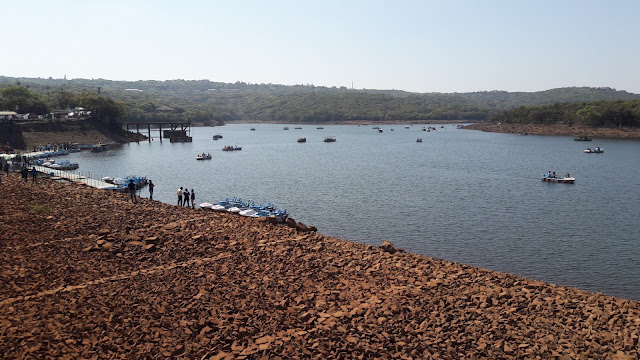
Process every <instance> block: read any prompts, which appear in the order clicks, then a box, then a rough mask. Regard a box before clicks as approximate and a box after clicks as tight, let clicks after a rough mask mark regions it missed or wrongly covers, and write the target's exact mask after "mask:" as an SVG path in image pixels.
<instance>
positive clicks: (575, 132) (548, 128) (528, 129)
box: [462, 122, 640, 139]
mask: <svg viewBox="0 0 640 360" xmlns="http://www.w3.org/2000/svg"><path fill="white" fill-rule="evenodd" d="M462 129H470V130H481V131H488V132H499V133H510V134H527V135H558V136H589V137H599V138H623V139H640V128H594V127H580V126H567V125H540V124H507V123H488V122H487V123H484V122H483V123H476V124H471V125H467V126H464V127H462Z"/></svg>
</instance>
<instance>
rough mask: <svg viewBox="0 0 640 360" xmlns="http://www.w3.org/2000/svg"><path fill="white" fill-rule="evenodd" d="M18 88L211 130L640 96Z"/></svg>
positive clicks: (62, 85) (46, 84) (203, 85)
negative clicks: (111, 104)
mask: <svg viewBox="0 0 640 360" xmlns="http://www.w3.org/2000/svg"><path fill="white" fill-rule="evenodd" d="M16 86H17V87H24V88H26V89H28V90H29V91H30V92H32V93H33V94H36V95H37V96H36V97H37V98H38V99H39V100H40V103H39V102H38V101H35V103H38V104H39V106H40V107H39V108H38V109H37V110H39V111H41V110H43V109H44V108H47V107H48V109H53V108H67V107H69V106H71V105H72V103H73V101H72V99H73V97H74V96H75V95H76V94H84V93H92V94H99V95H100V96H103V97H106V98H109V99H113V100H115V101H116V103H118V104H120V105H122V109H123V110H124V113H123V114H122V116H121V118H122V120H123V121H127V122H136V121H149V120H154V119H157V118H158V117H161V116H163V115H161V114H159V113H158V111H156V110H157V109H159V108H165V107H169V108H171V109H172V110H173V111H174V113H173V115H172V116H180V117H183V118H186V119H189V120H191V121H193V122H195V123H200V124H205V125H215V124H222V123H223V122H224V121H261V122H291V123H318V122H346V121H363V120H364V121H371V122H374V121H430V120H467V121H483V120H486V119H488V118H492V117H494V116H499V115H500V114H501V113H502V112H503V111H504V110H510V109H515V108H517V107H519V106H540V105H553V104H557V103H588V102H593V101H615V100H638V99H640V95H637V94H632V93H628V92H626V91H618V90H615V89H611V88H588V87H571V88H560V89H552V90H547V91H539V92H506V91H482V92H473V93H412V92H406V91H401V90H366V89H348V88H346V87H323V86H314V85H293V86H286V85H275V84H248V83H244V82H236V83H221V82H213V81H208V80H168V81H154V80H149V81H113V80H105V79H72V80H67V79H53V78H48V79H44V78H13V77H3V76H0V89H3V88H7V87H16ZM3 100H4V103H3ZM3 105H4V106H3ZM7 105H11V104H7V102H6V99H0V107H1V106H3V108H5V109H12V108H8V107H7Z"/></svg>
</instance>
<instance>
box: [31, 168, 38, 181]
mask: <svg viewBox="0 0 640 360" xmlns="http://www.w3.org/2000/svg"><path fill="white" fill-rule="evenodd" d="M37 175H38V172H37V171H36V167H35V166H34V167H33V168H32V169H31V181H32V182H36V176H37Z"/></svg>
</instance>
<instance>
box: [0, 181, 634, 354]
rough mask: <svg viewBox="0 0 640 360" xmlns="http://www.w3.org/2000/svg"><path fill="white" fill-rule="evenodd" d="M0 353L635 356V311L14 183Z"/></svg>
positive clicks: (89, 194) (420, 260)
mask: <svg viewBox="0 0 640 360" xmlns="http://www.w3.org/2000/svg"><path fill="white" fill-rule="evenodd" d="M0 193H1V194H2V195H1V196H0V250H1V251H0V358H5V359H13V358H38V359H45V358H56V359H64V358H73V359H77V358H94V359H104V358H187V359H206V358H212V359H219V358H230V359H231V358H279V357H281V358H287V359H291V358H292V359H295V358H324V359H327V358H387V359H401V358H433V359H438V358H442V359H462V358H465V359H480V358H486V359H516V358H518V359H521V358H545V359H546V358H563V359H581V358H584V359H587V358H594V359H638V357H639V353H638V337H639V335H640V304H639V303H638V302H635V301H629V300H622V299H616V298H613V297H609V296H604V295H602V294H592V293H587V292H584V291H581V290H576V289H571V288H565V287H559V286H555V285H551V284H547V283H543V282H537V281H531V280H527V279H523V278H519V277H516V276H513V275H508V274H501V273H495V272H491V271H487V270H483V269H479V268H474V267H471V266H464V265H460V264H455V263H450V262H446V261H442V260H438V259H433V258H428V257H424V256H419V255H414V254H408V253H395V254H390V253H387V252H384V251H382V250H381V249H379V248H377V247H372V246H367V245H362V244H357V243H351V242H347V241H343V240H340V239H336V238H331V237H327V236H323V235H320V234H316V233H298V232H297V231H296V230H294V229H291V228H289V227H286V226H283V225H270V224H267V223H264V222H261V221H258V220H256V219H245V218H239V217H234V216H232V215H228V214H217V213H212V212H207V211H204V210H192V209H186V208H178V207H175V206H172V205H167V204H162V203H159V202H152V201H148V200H145V199H143V200H142V201H141V202H140V203H138V204H132V203H130V202H127V198H126V196H125V195H124V194H117V193H111V192H106V191H100V190H94V189H90V188H87V187H83V186H80V185H76V184H61V183H54V182H52V181H49V180H44V179H42V180H39V182H38V183H37V184H31V183H28V184H23V183H21V182H20V179H19V175H17V174H11V175H10V176H9V178H8V179H7V177H3V179H2V185H1V186H0Z"/></svg>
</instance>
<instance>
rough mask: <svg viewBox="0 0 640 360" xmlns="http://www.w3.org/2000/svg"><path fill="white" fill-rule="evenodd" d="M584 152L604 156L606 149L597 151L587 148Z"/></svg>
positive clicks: (599, 148)
mask: <svg viewBox="0 0 640 360" xmlns="http://www.w3.org/2000/svg"><path fill="white" fill-rule="evenodd" d="M584 152H585V153H587V154H602V153H603V152H604V149H603V148H601V147H596V148H595V149H591V148H586V149H584Z"/></svg>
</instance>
